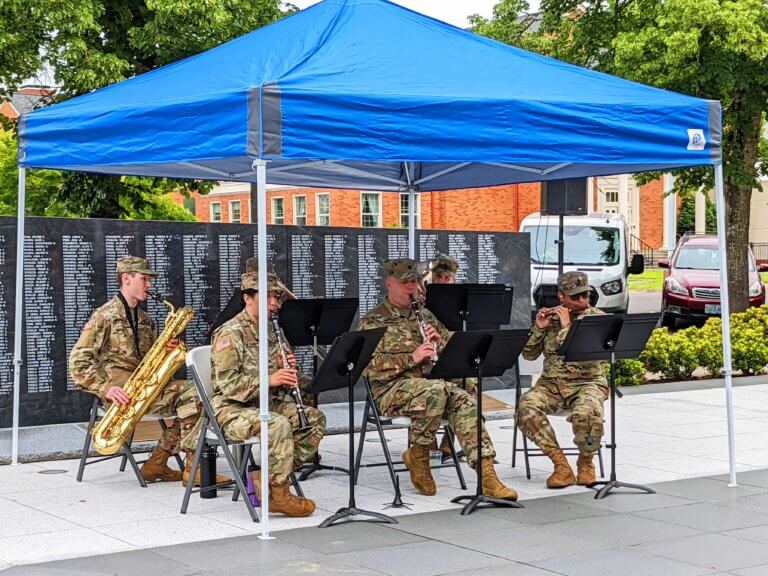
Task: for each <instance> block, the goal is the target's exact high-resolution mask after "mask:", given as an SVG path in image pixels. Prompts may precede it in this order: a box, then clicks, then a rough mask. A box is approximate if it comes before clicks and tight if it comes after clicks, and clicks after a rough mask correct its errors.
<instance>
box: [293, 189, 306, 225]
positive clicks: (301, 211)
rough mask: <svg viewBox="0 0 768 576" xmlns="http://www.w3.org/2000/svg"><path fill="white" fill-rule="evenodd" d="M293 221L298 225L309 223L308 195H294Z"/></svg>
mask: <svg viewBox="0 0 768 576" xmlns="http://www.w3.org/2000/svg"><path fill="white" fill-rule="evenodd" d="M293 223H294V224H296V226H306V225H307V197H306V196H294V197H293Z"/></svg>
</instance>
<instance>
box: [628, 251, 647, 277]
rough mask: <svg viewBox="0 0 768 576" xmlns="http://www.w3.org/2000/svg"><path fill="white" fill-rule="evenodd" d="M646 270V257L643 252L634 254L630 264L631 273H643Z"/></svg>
mask: <svg viewBox="0 0 768 576" xmlns="http://www.w3.org/2000/svg"><path fill="white" fill-rule="evenodd" d="M643 271H645V258H643V255H642V254H633V255H632V262H631V263H630V265H629V273H630V274H642V273H643Z"/></svg>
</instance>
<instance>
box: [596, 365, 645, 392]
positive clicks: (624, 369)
mask: <svg viewBox="0 0 768 576" xmlns="http://www.w3.org/2000/svg"><path fill="white" fill-rule="evenodd" d="M605 379H606V380H608V382H609V383H610V381H611V363H610V362H606V363H605ZM641 384H645V365H644V364H643V363H642V362H640V360H635V359H633V358H627V359H625V360H617V361H616V385H617V386H640V385H641Z"/></svg>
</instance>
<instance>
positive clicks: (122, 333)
mask: <svg viewBox="0 0 768 576" xmlns="http://www.w3.org/2000/svg"><path fill="white" fill-rule="evenodd" d="M138 320H139V322H138V326H139V348H140V350H141V357H139V355H138V354H137V353H136V346H135V342H134V338H133V330H132V329H131V323H130V322H129V320H128V316H127V315H126V313H125V306H124V305H123V302H122V301H121V300H120V298H119V297H118V296H115V297H114V298H112V300H110V301H109V302H107V303H106V304H104V305H103V306H101V307H100V308H97V309H96V311H95V312H94V313H93V314H92V315H91V318H90V320H88V322H87V323H86V324H85V327H84V328H83V332H82V334H80V338H79V339H78V340H77V342H76V343H75V346H74V348H72V352H71V353H70V355H69V372H70V374H71V375H72V380H73V381H74V383H75V385H76V386H77V387H78V388H79V389H80V390H84V391H86V392H90V393H92V394H96V395H97V396H99V397H100V398H104V395H105V394H106V393H107V390H109V389H110V388H111V387H112V386H122V385H123V384H125V382H126V381H127V380H128V378H129V377H130V376H131V374H133V372H134V370H136V368H137V367H138V365H139V362H140V358H143V357H144V356H145V355H146V354H147V352H149V349H150V348H151V347H152V344H153V343H154V342H155V339H156V338H157V331H156V326H155V322H154V321H153V320H152V319H151V318H150V317H149V315H148V314H147V313H146V312H145V311H144V310H142V309H141V308H138Z"/></svg>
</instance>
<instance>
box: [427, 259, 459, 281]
mask: <svg viewBox="0 0 768 576" xmlns="http://www.w3.org/2000/svg"><path fill="white" fill-rule="evenodd" d="M458 270H459V263H458V262H457V261H456V260H455V259H454V258H451V257H450V256H448V255H447V254H438V255H437V258H436V259H435V260H434V263H433V264H432V283H433V284H453V283H455V282H456V272H458Z"/></svg>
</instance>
